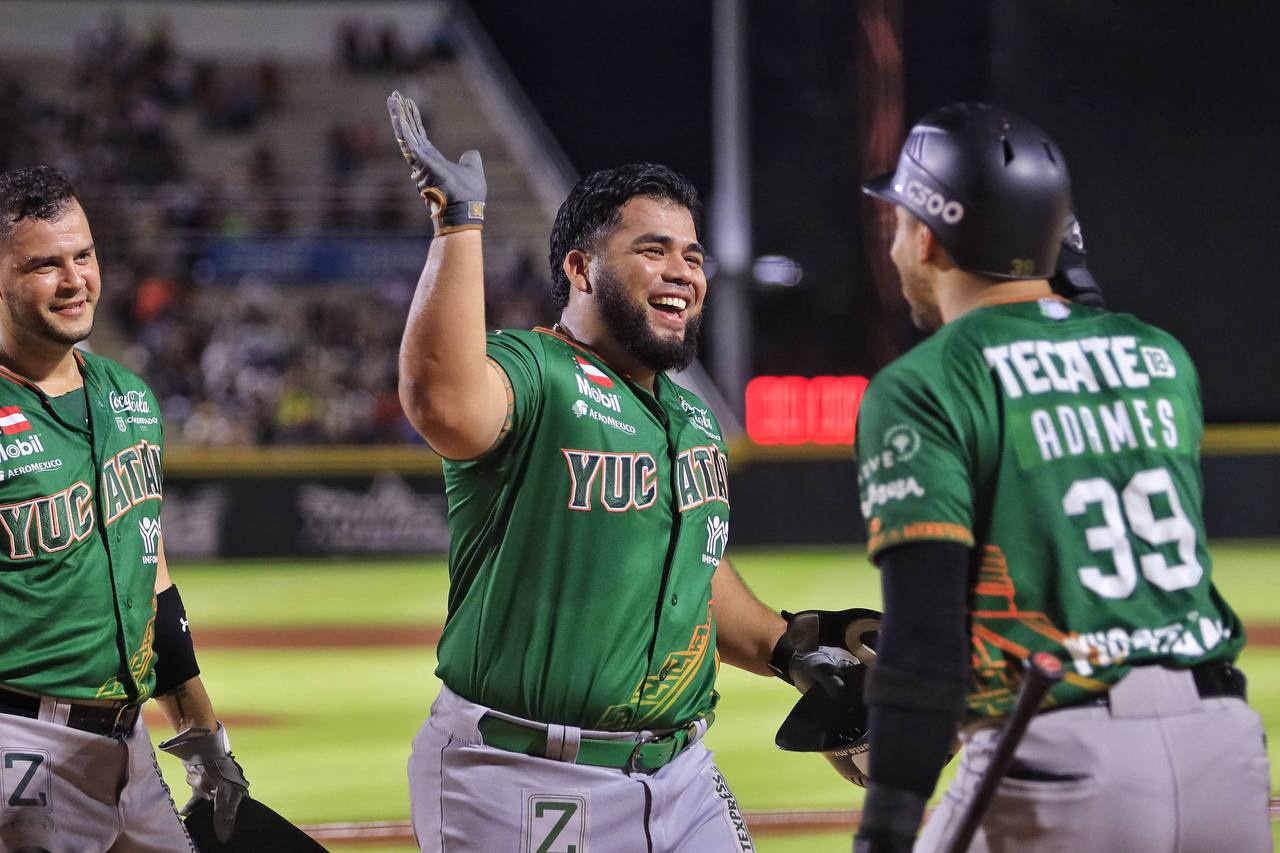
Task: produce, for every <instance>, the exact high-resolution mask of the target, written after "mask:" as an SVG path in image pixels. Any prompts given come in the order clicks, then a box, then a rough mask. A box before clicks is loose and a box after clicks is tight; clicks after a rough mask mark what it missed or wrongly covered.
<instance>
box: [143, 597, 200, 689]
mask: <svg viewBox="0 0 1280 853" xmlns="http://www.w3.org/2000/svg"><path fill="white" fill-rule="evenodd" d="M153 648H154V649H155V653H156V687H155V691H154V692H155V695H156V696H163V695H164V694H166V693H168V692H169V691H170V690H172V689H173V688H175V687H177V686H178V685H180V684H183V683H185V682H187V681H189V680H190V679H192V678H195V677H196V676H197V675H199V674H200V667H199V665H198V664H197V663H196V649H195V646H193V645H192V644H191V631H190V630H189V629H188V626H187V609H186V607H184V606H183V604H182V596H180V595H179V594H178V587H177V586H171V587H169V588H168V589H166V590H165V591H164V592H162V593H159V594H158V595H157V596H156V639H155V644H154V646H153Z"/></svg>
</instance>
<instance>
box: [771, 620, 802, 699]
mask: <svg viewBox="0 0 1280 853" xmlns="http://www.w3.org/2000/svg"><path fill="white" fill-rule="evenodd" d="M788 624H789V623H788ZM789 634H790V632H789V631H783V632H782V636H781V637H779V638H778V642H776V643H774V644H773V653H772V654H770V655H769V669H771V670H773V674H774V675H776V676H778V677H779V678H781V679H782V680H783V681H785V682H787V683H788V684H795V681H794V680H793V679H792V678H791V659H792V658H793V657H795V654H796V647H795V646H793V645H792V644H791V637H790V636H789Z"/></svg>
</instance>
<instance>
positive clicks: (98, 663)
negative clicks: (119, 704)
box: [0, 351, 164, 701]
mask: <svg viewBox="0 0 1280 853" xmlns="http://www.w3.org/2000/svg"><path fill="white" fill-rule="evenodd" d="M75 356H76V360H77V363H78V364H79V367H80V373H81V375H82V376H83V378H84V389H83V393H84V395H85V402H86V404H87V405H86V409H87V412H88V425H87V426H86V424H85V423H84V419H83V418H76V417H69V416H68V413H69V411H70V410H71V409H73V408H74V407H69V406H65V405H60V404H59V405H55V403H54V402H53V401H51V400H50V398H49V397H48V396H47V395H46V394H45V393H44V392H43V391H41V390H40V389H39V388H38V387H36V385H34V384H33V383H31V382H29V381H28V380H26V379H25V378H23V377H21V376H18V375H17V374H15V373H12V372H10V371H8V370H4V369H3V368H0V475H2V479H0V531H3V533H2V534H0V549H3V551H4V554H5V558H4V568H3V570H0V683H3V684H7V685H11V686H13V687H18V688H21V689H24V690H28V691H31V692H35V693H43V694H47V695H51V696H60V697H64V698H71V699H86V698H97V699H132V700H137V701H142V700H145V699H146V698H147V697H149V696H150V695H151V689H152V687H153V685H154V684H155V675H154V674H153V672H152V669H153V667H154V664H155V654H154V653H153V651H152V641H153V638H154V632H155V582H156V566H157V564H158V555H159V545H160V498H161V491H162V485H163V477H162V474H161V457H162V454H163V447H164V429H163V425H162V423H161V421H160V409H159V405H158V404H157V403H156V399H155V396H154V395H153V394H152V393H151V391H150V390H149V389H148V388H147V386H146V385H145V384H143V382H142V380H141V379H139V378H138V377H137V376H135V375H134V374H133V373H131V372H129V371H128V370H126V369H125V368H123V367H121V366H120V365H118V364H116V363H114V362H112V361H110V360H109V359H105V358H101V357H98V356H94V355H90V354H87V353H81V352H79V351H77V352H76V353H75ZM73 393H79V392H73ZM61 402H62V401H61V399H60V398H59V403H61Z"/></svg>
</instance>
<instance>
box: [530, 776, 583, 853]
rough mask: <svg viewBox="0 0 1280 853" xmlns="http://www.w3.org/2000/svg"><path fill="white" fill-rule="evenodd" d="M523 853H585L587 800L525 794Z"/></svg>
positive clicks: (564, 795)
mask: <svg viewBox="0 0 1280 853" xmlns="http://www.w3.org/2000/svg"><path fill="white" fill-rule="evenodd" d="M524 822H525V833H524V842H525V843H524V847H523V850H524V853H587V798H586V795H585V793H584V794H583V795H581V796H573V795H566V794H541V793H530V792H527V791H526V793H525V815H524Z"/></svg>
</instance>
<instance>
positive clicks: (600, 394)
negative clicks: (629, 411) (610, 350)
mask: <svg viewBox="0 0 1280 853" xmlns="http://www.w3.org/2000/svg"><path fill="white" fill-rule="evenodd" d="M583 364H584V362H583V361H582V359H578V366H579V367H582V366H583ZM586 366H587V367H590V368H591V369H592V370H594V371H595V372H596V373H597V374H599V376H600V378H599V379H597V378H595V377H594V376H593V375H592V374H591V373H587V371H586V370H585V369H584V370H582V371H580V372H579V373H576V374H574V377H573V378H574V379H576V380H577V381H578V393H579V394H581V395H582V396H584V397H586V398H588V399H590V400H594V401H595V402H596V403H597V404H599V405H601V406H603V407H604V408H606V409H609V410H611V411H614V412H617V413H618V414H622V398H621V397H619V396H618V395H617V394H614V393H611V392H608V391H605V390H604V389H605V388H612V387H613V380H612V379H610V378H609V377H608V376H606V375H605V374H604V372H603V371H602V370H600V368H598V367H596V366H595V365H593V364H588V365H586ZM601 380H603V381H601ZM605 383H608V384H605Z"/></svg>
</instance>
